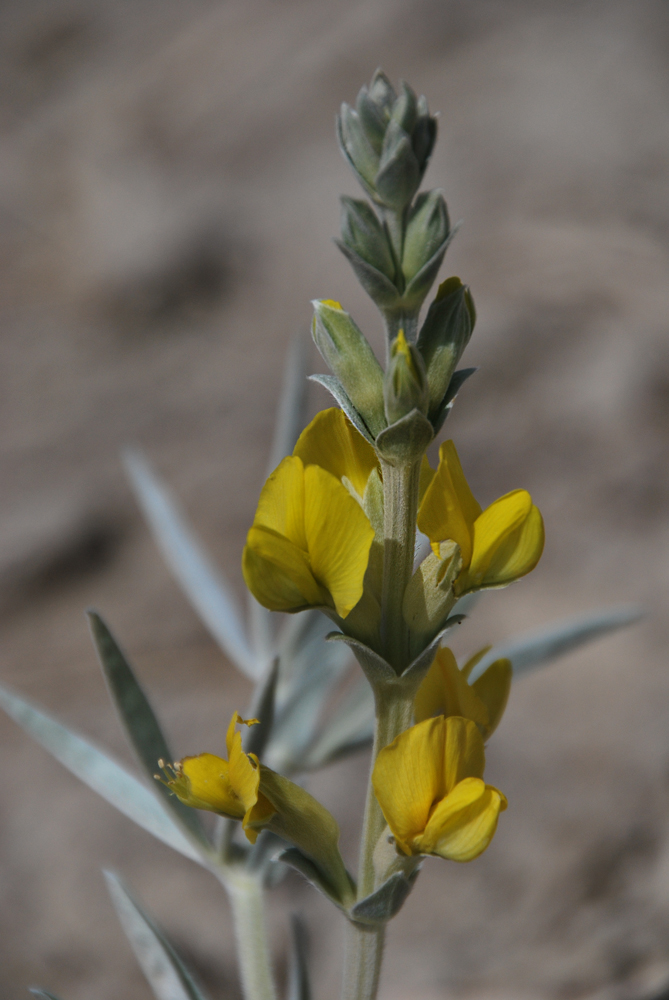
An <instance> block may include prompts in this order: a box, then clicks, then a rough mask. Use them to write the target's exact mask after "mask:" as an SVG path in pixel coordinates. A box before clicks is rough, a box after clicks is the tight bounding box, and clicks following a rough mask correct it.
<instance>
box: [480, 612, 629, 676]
mask: <svg viewBox="0 0 669 1000" xmlns="http://www.w3.org/2000/svg"><path fill="white" fill-rule="evenodd" d="M642 617H643V615H642V612H641V611H640V609H639V608H634V607H622V608H612V609H610V610H609V611H599V612H595V613H591V614H589V615H584V616H583V617H579V618H569V619H567V620H566V621H563V622H560V623H559V624H557V625H549V626H548V627H547V628H542V629H539V630H533V631H532V632H526V633H524V634H523V635H519V636H516V637H515V638H513V639H509V640H507V641H506V642H501V643H499V644H498V645H497V646H493V647H492V648H491V649H490V650H489V651H488V652H487V653H486V654H485V656H483V657H482V658H481V659H480V660H479V662H478V663H477V665H476V667H475V668H474V670H473V671H472V673H471V675H470V677H469V683H470V684H473V683H474V681H476V680H477V679H478V678H479V677H480V676H481V674H483V673H485V671H486V670H487V669H488V667H489V666H490V664H491V663H494V661H495V660H500V659H507V660H511V666H512V667H513V672H514V675H516V676H517V675H518V674H524V673H526V672H528V671H530V670H534V669H535V668H536V667H540V666H542V665H543V664H544V663H548V662H549V661H550V660H554V659H556V658H557V657H558V656H564V655H565V653H570V652H571V651H572V650H573V649H578V647H579V646H583V645H584V644H585V643H586V642H591V641H592V640H593V639H599V637H600V636H604V635H607V634H608V633H609V632H614V631H615V630H616V629H619V628H624V627H625V626H627V625H633V624H634V623H635V622H638V621H639V620H640V618H642Z"/></svg>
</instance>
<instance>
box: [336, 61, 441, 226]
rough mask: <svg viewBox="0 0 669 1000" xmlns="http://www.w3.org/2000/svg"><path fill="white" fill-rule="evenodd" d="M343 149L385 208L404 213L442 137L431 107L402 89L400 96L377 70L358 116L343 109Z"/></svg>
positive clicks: (340, 127)
mask: <svg viewBox="0 0 669 1000" xmlns="http://www.w3.org/2000/svg"><path fill="white" fill-rule="evenodd" d="M337 131H338V137H339V143H340V145H341V148H342V152H343V153H344V156H345V157H346V159H347V160H348V162H349V163H350V165H351V167H352V168H353V170H354V172H355V173H356V175H357V177H358V180H359V181H360V183H361V184H362V186H363V187H364V188H365V190H366V191H367V192H368V193H369V194H370V195H371V197H372V198H373V199H374V200H375V201H376V202H377V203H378V204H380V205H384V206H386V207H387V208H391V209H393V210H394V211H402V210H403V209H404V208H405V207H406V206H407V205H408V204H409V203H410V202H411V199H412V198H413V196H414V195H415V193H416V191H417V190H418V187H419V185H420V182H421V179H422V177H423V174H424V173H425V169H426V167H427V164H428V160H429V158H430V154H431V153H432V149H433V147H434V142H435V139H436V135H437V123H436V119H435V118H434V117H433V116H432V115H430V112H429V110H428V106H427V101H426V100H425V98H424V97H419V98H416V95H415V94H414V92H413V91H412V89H411V87H409V86H408V85H407V84H406V83H402V88H401V92H400V94H399V96H398V95H397V94H396V93H395V90H394V89H393V87H392V84H391V83H390V81H389V80H388V78H387V77H386V76H385V75H384V74H383V73H382V72H381V71H380V70H377V71H376V73H375V74H374V78H373V80H372V82H371V84H370V86H369V88H367V87H363V88H362V89H361V90H360V93H359V94H358V98H357V101H356V106H355V110H354V109H353V108H351V107H349V106H348V105H347V104H344V105H342V109H341V115H340V117H339V119H338V123H337Z"/></svg>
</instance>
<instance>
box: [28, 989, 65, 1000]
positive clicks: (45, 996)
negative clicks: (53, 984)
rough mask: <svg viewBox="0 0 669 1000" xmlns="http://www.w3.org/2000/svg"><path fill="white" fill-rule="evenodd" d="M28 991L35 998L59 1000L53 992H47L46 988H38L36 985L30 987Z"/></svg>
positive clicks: (38, 999) (39, 999)
mask: <svg viewBox="0 0 669 1000" xmlns="http://www.w3.org/2000/svg"><path fill="white" fill-rule="evenodd" d="M30 992H31V993H32V995H33V996H34V997H37V1000H60V998H59V997H57V996H56V994H55V993H49V992H48V991H47V990H39V989H37V988H36V987H32V988H31V990H30Z"/></svg>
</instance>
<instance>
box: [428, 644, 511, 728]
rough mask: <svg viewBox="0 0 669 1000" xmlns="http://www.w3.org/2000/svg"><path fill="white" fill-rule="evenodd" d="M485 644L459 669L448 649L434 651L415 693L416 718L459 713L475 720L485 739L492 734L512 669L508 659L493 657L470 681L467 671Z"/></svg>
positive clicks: (475, 662) (472, 666) (502, 706)
mask: <svg viewBox="0 0 669 1000" xmlns="http://www.w3.org/2000/svg"><path fill="white" fill-rule="evenodd" d="M488 648H489V647H487V648H486V649H483V650H480V651H479V652H478V653H476V654H475V655H474V656H472V657H471V659H469V660H468V661H467V663H465V665H464V666H463V668H462V670H460V668H459V667H458V665H457V663H456V660H455V657H454V656H453V653H452V652H451V650H450V649H448V648H447V647H444V648H442V649H440V650H439V651H438V652H437V655H436V656H435V658H434V660H433V661H432V665H431V666H430V669H429V670H428V672H427V674H426V675H425V677H424V679H423V682H422V684H421V686H420V687H419V689H418V693H417V694H416V701H415V704H414V716H415V719H416V722H422V721H423V720H424V719H430V718H432V716H435V715H443V716H446V717H448V716H451V715H460V716H462V717H463V718H465V719H471V721H472V722H475V723H476V725H477V726H478V728H479V730H480V732H481V735H482V736H483V739H484V740H487V739H489V737H490V736H492V734H493V733H494V731H495V730H496V729H497V726H498V725H499V723H500V720H501V718H502V715H503V714H504V709H505V708H506V703H507V701H508V699H509V691H510V689H511V675H512V670H511V662H510V661H509V660H506V659H500V660H495V662H494V663H491V664H490V666H489V667H488V669H487V670H486V671H485V673H484V674H482V675H481V676H480V677H479V678H478V680H476V681H474V683H473V684H469V682H468V678H469V675H470V673H471V672H472V670H473V669H474V667H475V666H476V664H477V663H478V661H479V660H480V658H481V656H483V654H484V653H486V652H487V651H488Z"/></svg>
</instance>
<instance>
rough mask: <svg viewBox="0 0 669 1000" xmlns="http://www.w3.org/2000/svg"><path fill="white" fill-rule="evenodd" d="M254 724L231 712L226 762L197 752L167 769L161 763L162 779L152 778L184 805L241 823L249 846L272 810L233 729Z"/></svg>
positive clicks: (251, 760) (254, 763)
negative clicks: (160, 782) (164, 785)
mask: <svg viewBox="0 0 669 1000" xmlns="http://www.w3.org/2000/svg"><path fill="white" fill-rule="evenodd" d="M257 722H258V720H257V719H242V717H241V715H240V714H239V712H235V713H234V715H233V716H232V719H231V721H230V725H229V726H228V733H227V737H226V747H227V751H228V760H225V759H224V758H223V757H216V756H215V755H214V754H211V753H201V754H199V755H198V756H197V757H184V758H183V760H180V761H177V762H176V763H175V764H173V765H171V766H170V765H165V764H163V763H162V762H161V766H162V767H163V771H164V774H165V779H163V778H161V777H160V776H159V775H156V777H157V778H158V779H159V780H160V781H164V784H166V785H167V787H168V788H169V789H170V790H171V791H172V792H174V794H175V795H176V797H177V798H178V799H180V800H181V801H182V802H183V803H185V805H187V806H192V807H193V808H194V809H206V810H208V811H209V812H215V813H218V814H219V815H220V816H228V817H230V818H231V819H239V820H241V821H242V827H243V829H244V833H245V834H246V836H247V838H248V840H250V842H251V843H252V844H255V842H256V840H257V838H258V830H259V828H261V827H262V825H263V824H264V823H265V822H266V821H268V820H269V819H270V818H271V817H272V816H273V815H274V813H275V811H276V810H275V809H274V807H273V806H272V805H271V803H270V802H269V801H268V800H267V799H266V798H265V796H264V795H263V794H262V793H261V792H260V765H259V763H258V758H257V757H256V755H255V754H253V753H250V754H247V753H244V751H243V750H242V735H241V733H240V732H239V731H238V730H237V725H238V724H239V725H243V726H253V725H255V724H256V723H257ZM251 824H253V826H252V825H251Z"/></svg>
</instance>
